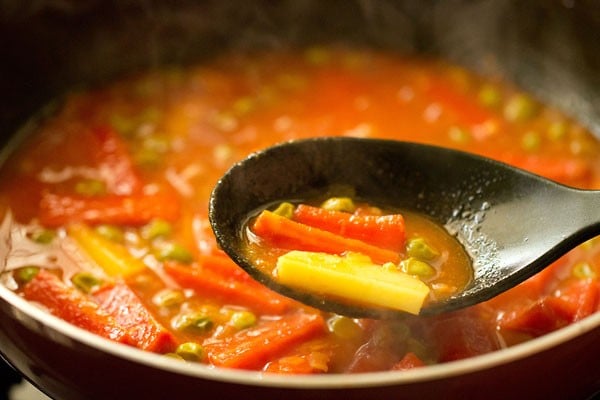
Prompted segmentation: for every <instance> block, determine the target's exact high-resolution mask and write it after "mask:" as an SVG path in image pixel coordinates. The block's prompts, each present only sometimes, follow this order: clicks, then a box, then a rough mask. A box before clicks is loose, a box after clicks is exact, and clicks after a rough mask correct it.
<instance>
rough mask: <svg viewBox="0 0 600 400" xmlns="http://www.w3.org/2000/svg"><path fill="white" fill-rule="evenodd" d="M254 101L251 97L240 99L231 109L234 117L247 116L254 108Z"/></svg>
mask: <svg viewBox="0 0 600 400" xmlns="http://www.w3.org/2000/svg"><path fill="white" fill-rule="evenodd" d="M255 105H256V104H255V101H254V99H253V98H252V97H240V98H239V99H237V100H236V101H235V102H234V103H233V105H232V106H231V108H232V109H233V112H234V113H235V114H236V115H244V114H248V113H249V112H250V111H252V109H253V108H254V107H255Z"/></svg>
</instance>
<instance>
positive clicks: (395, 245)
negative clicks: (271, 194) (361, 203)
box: [293, 204, 406, 251]
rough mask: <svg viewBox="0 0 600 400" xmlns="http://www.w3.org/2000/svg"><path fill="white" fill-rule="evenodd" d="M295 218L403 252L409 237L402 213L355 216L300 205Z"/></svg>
mask: <svg viewBox="0 0 600 400" xmlns="http://www.w3.org/2000/svg"><path fill="white" fill-rule="evenodd" d="M293 220H294V221H296V222H299V223H301V224H305V225H309V226H312V227H315V228H319V229H322V230H324V231H328V232H331V233H335V234H336V235H340V236H343V237H347V238H352V239H358V240H362V241H363V242H365V243H369V244H372V245H374V246H378V247H382V248H385V249H389V250H394V251H401V250H402V249H403V247H404V241H405V239H406V231H405V226H404V217H403V216H402V215H400V214H392V215H355V214H350V213H345V212H340V211H333V210H326V209H323V208H320V207H313V206H309V205H305V204H300V205H298V206H297V207H296V209H295V210H294V216H293Z"/></svg>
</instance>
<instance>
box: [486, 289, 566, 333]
mask: <svg viewBox="0 0 600 400" xmlns="http://www.w3.org/2000/svg"><path fill="white" fill-rule="evenodd" d="M548 299H549V297H544V298H543V299H541V300H539V301H536V302H533V303H529V304H527V305H525V306H521V307H518V308H515V309H513V310H512V311H511V312H508V313H504V314H502V316H501V318H500V319H499V320H498V327H500V328H501V329H508V330H512V331H518V332H523V333H527V334H530V335H532V336H541V335H544V334H546V333H548V332H552V331H554V330H556V329H558V328H560V327H562V326H564V325H566V324H567V322H566V321H565V320H564V319H562V318H559V316H558V315H557V314H556V310H557V308H556V304H552V303H553V300H550V301H548Z"/></svg>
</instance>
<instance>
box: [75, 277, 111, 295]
mask: <svg viewBox="0 0 600 400" xmlns="http://www.w3.org/2000/svg"><path fill="white" fill-rule="evenodd" d="M71 282H72V283H73V285H75V287H76V288H78V289H79V290H81V291H82V292H84V293H91V292H92V291H93V290H94V289H96V288H98V287H99V286H100V285H102V282H103V281H102V279H100V278H98V277H97V276H95V275H93V274H91V273H89V272H78V273H76V274H74V275H73V276H72V277H71Z"/></svg>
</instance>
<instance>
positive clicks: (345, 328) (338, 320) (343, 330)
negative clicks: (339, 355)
mask: <svg viewBox="0 0 600 400" xmlns="http://www.w3.org/2000/svg"><path fill="white" fill-rule="evenodd" d="M327 327H328V328H329V331H330V332H332V333H333V334H334V335H336V336H338V337H340V338H342V339H356V338H360V337H361V336H362V334H363V330H362V328H361V327H360V326H359V325H358V324H357V323H356V322H355V321H354V320H353V319H352V318H348V317H344V316H341V315H334V316H333V317H331V318H329V320H328V321H327Z"/></svg>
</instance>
